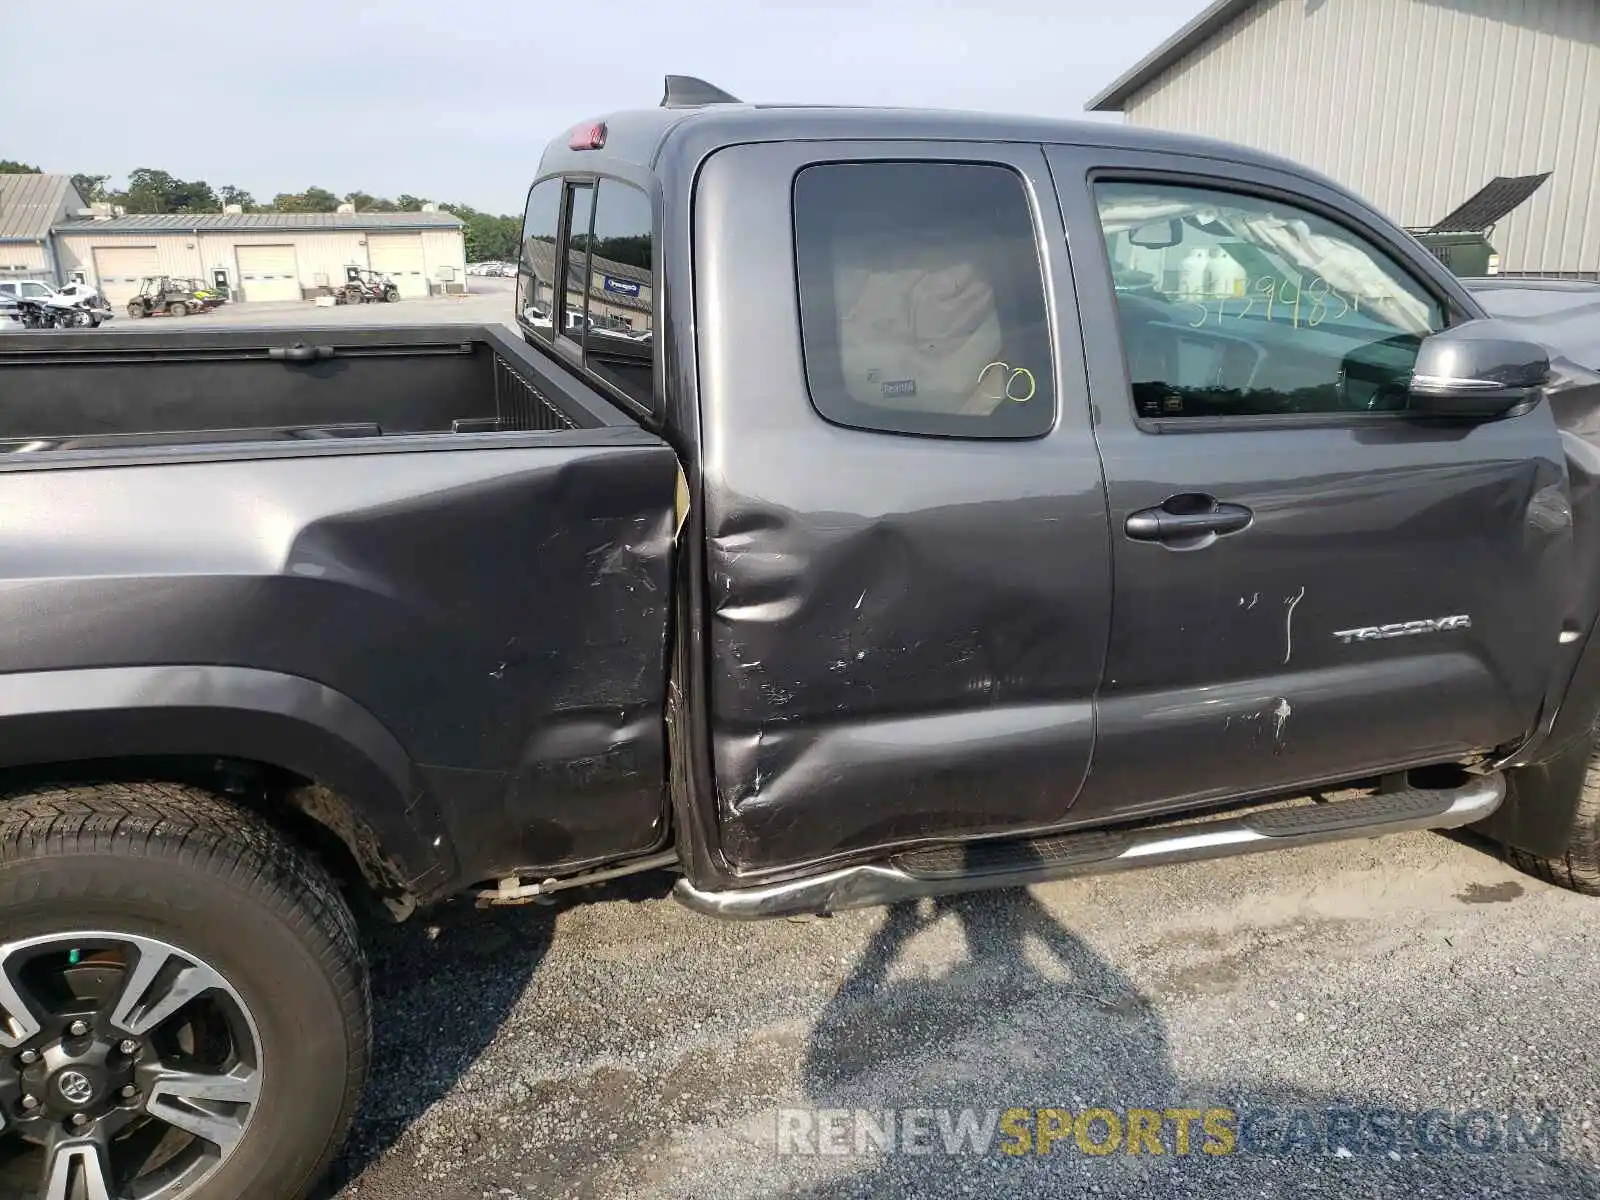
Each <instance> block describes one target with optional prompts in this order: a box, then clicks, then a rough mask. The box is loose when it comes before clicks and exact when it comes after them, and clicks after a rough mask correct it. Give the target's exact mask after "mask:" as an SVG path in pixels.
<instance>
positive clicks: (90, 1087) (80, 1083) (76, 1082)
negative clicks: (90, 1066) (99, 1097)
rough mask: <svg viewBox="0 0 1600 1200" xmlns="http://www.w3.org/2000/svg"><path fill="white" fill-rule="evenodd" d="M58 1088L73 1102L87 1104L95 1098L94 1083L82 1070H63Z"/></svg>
mask: <svg viewBox="0 0 1600 1200" xmlns="http://www.w3.org/2000/svg"><path fill="white" fill-rule="evenodd" d="M56 1090H57V1091H59V1092H60V1093H61V1095H62V1096H63V1097H65V1098H66V1100H68V1101H69V1102H70V1103H72V1104H87V1103H89V1101H91V1100H93V1099H94V1084H92V1083H90V1082H89V1077H88V1076H87V1075H85V1074H84V1073H83V1072H82V1071H63V1072H61V1075H60V1077H59V1078H58V1079H57V1080H56Z"/></svg>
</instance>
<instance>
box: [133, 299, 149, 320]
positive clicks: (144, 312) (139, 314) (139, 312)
mask: <svg viewBox="0 0 1600 1200" xmlns="http://www.w3.org/2000/svg"><path fill="white" fill-rule="evenodd" d="M128 315H129V316H130V317H132V318H133V319H134V320H135V321H137V320H140V319H141V318H144V317H148V316H149V315H150V310H149V309H148V308H146V307H145V306H144V305H143V304H142V303H141V302H140V301H138V300H130V301H128Z"/></svg>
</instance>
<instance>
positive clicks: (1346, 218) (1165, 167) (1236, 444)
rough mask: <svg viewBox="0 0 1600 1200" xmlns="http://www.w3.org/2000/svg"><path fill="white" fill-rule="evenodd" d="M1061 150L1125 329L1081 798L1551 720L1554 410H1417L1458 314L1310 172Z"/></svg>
mask: <svg viewBox="0 0 1600 1200" xmlns="http://www.w3.org/2000/svg"><path fill="white" fill-rule="evenodd" d="M1049 155H1050V162H1051V168H1052V171H1053V173H1054V176H1055V180H1056V184H1057V187H1058V189H1059V193H1060V197H1061V201H1062V205H1063V209H1064V211H1065V213H1066V219H1067V224H1068V227H1069V228H1071V229H1083V230H1085V231H1089V230H1093V231H1094V232H1095V233H1096V234H1097V235H1098V236H1096V237H1094V238H1093V239H1092V240H1091V239H1090V238H1087V237H1086V238H1083V239H1080V240H1078V241H1077V242H1075V246H1076V247H1081V248H1082V249H1081V250H1079V251H1078V252H1076V253H1075V254H1074V257H1073V263H1072V268H1073V272H1074V282H1075V284H1076V286H1077V290H1078V295H1079V298H1080V302H1081V305H1082V310H1083V313H1084V321H1085V323H1086V326H1087V325H1090V324H1091V323H1094V322H1102V321H1106V320H1107V319H1108V318H1111V317H1113V316H1114V319H1115V324H1116V328H1114V329H1113V328H1099V327H1096V328H1093V329H1088V330H1086V332H1088V333H1089V336H1087V337H1086V338H1085V340H1084V345H1085V349H1086V353H1087V357H1088V369H1089V376H1090V380H1091V386H1092V389H1093V395H1094V399H1095V404H1096V410H1097V413H1098V416H1099V424H1098V426H1097V430H1096V432H1097V437H1098V440H1099V445H1100V449H1101V452H1102V455H1103V458H1104V462H1105V470H1106V477H1107V486H1108V494H1109V498H1110V510H1111V511H1110V519H1111V524H1112V530H1113V537H1112V557H1113V573H1114V576H1115V579H1116V604H1115V609H1114V612H1113V616H1112V624H1111V641H1110V648H1109V651H1108V655H1107V662H1106V673H1105V680H1104V683H1103V687H1102V690H1101V694H1100V705H1099V711H1098V740H1097V745H1096V751H1095V762H1094V769H1093V772H1092V775H1091V777H1090V779H1089V781H1088V783H1087V785H1086V787H1085V791H1084V794H1083V796H1082V798H1081V799H1080V801H1079V806H1078V812H1077V813H1076V814H1075V815H1081V816H1083V817H1086V818H1087V817H1095V816H1100V817H1104V816H1105V815H1106V814H1107V813H1109V812H1110V811H1111V810H1113V809H1116V810H1117V811H1118V812H1119V813H1120V814H1129V811H1130V810H1129V800H1130V798H1132V797H1137V805H1136V806H1135V808H1136V811H1158V810H1167V809H1172V808H1177V807H1183V806H1185V805H1189V804H1193V803H1200V802H1205V801H1208V800H1214V799H1217V798H1220V797H1225V796H1226V797H1237V796H1240V795H1248V794H1251V793H1266V792H1270V791H1272V790H1274V789H1280V788H1283V787H1285V786H1291V785H1304V784H1309V783H1313V782H1315V781H1319V780H1320V781H1328V782H1331V781H1334V780H1338V779H1348V778H1351V777H1354V776H1357V775H1361V774H1363V773H1368V772H1372V771H1377V770H1382V769H1394V768H1395V767H1397V766H1399V765H1401V764H1409V765H1421V764H1424V763H1428V762H1439V761H1443V760H1448V759H1451V758H1454V757H1458V756H1461V755H1463V754H1467V753H1469V752H1470V751H1471V750H1472V749H1473V748H1474V747H1488V746H1497V745H1502V744H1506V743H1509V742H1514V741H1515V740H1516V739H1517V738H1518V737H1519V736H1520V735H1522V733H1523V732H1524V731H1526V730H1528V729H1529V728H1531V727H1532V726H1533V725H1535V724H1536V723H1537V720H1538V717H1539V711H1540V705H1541V702H1542V700H1543V698H1544V692H1545V688H1546V685H1547V681H1548V679H1549V678H1550V675H1551V672H1552V668H1553V666H1554V660H1555V655H1556V651H1557V643H1558V634H1559V632H1560V628H1561V620H1562V617H1563V615H1564V606H1565V605H1566V603H1567V587H1568V582H1569V581H1568V564H1569V563H1570V562H1571V553H1570V540H1571V529H1570V523H1569V522H1554V523H1548V524H1546V525H1545V526H1543V527H1537V526H1535V525H1533V524H1530V522H1529V520H1528V515H1527V514H1528V513H1529V511H1530V499H1531V498H1534V497H1536V496H1538V494H1539V493H1540V492H1541V490H1542V489H1543V490H1546V491H1548V492H1549V493H1550V494H1551V495H1552V496H1554V497H1556V498H1557V499H1559V497H1560V495H1561V491H1562V488H1563V486H1564V483H1565V478H1566V469H1565V465H1564V459H1563V455H1562V447H1561V442H1560V437H1559V435H1558V432H1557V429H1556V427H1555V423H1554V421H1553V419H1552V417H1551V413H1550V408H1549V406H1548V405H1538V406H1533V407H1531V410H1530V411H1526V412H1523V413H1522V414H1521V415H1511V416H1507V417H1505V418H1503V419H1498V420H1487V421H1481V422H1477V423H1467V422H1462V421H1448V422H1441V421H1430V420H1428V419H1426V418H1425V417H1420V416H1419V415H1418V414H1417V413H1416V412H1414V411H1408V409H1409V408H1410V407H1411V403H1410V397H1409V394H1408V388H1409V386H1410V385H1411V382H1412V371H1413V366H1414V365H1415V363H1416V359H1417V355H1418V352H1419V347H1420V346H1421V345H1422V342H1423V340H1424V339H1425V338H1428V337H1429V336H1430V335H1432V334H1435V333H1437V332H1438V331H1440V330H1443V329H1445V328H1446V327H1447V326H1451V325H1456V324H1459V323H1461V322H1462V321H1464V320H1465V319H1466V314H1462V313H1459V312H1452V310H1451V305H1450V303H1449V299H1448V297H1447V296H1446V295H1445V294H1443V293H1442V292H1440V291H1439V290H1438V289H1437V288H1436V287H1434V286H1432V285H1431V284H1430V283H1429V282H1428V280H1429V275H1428V274H1427V273H1426V272H1424V271H1421V270H1418V269H1417V268H1416V267H1415V266H1414V265H1408V263H1407V261H1406V258H1407V256H1408V255H1409V254H1411V253H1412V251H1411V250H1410V249H1409V248H1408V247H1407V243H1406V241H1405V239H1403V238H1402V237H1400V236H1399V235H1398V234H1397V233H1396V232H1394V231H1385V230H1383V229H1381V228H1363V227H1361V226H1358V225H1356V224H1354V223H1353V221H1352V218H1351V216H1350V209H1349V206H1348V205H1347V204H1346V205H1344V206H1342V207H1339V206H1337V205H1336V197H1334V196H1332V195H1329V196H1321V195H1319V190H1320V185H1318V184H1317V183H1315V182H1314V181H1310V180H1307V179H1306V178H1304V177H1303V176H1296V177H1294V178H1293V179H1292V180H1291V179H1289V178H1286V177H1278V176H1277V175H1276V173H1275V172H1274V171H1272V170H1270V169H1268V168H1264V167H1257V166H1254V165H1243V164H1234V163H1229V164H1228V165H1227V168H1226V177H1225V178H1224V176H1223V175H1222V173H1221V172H1220V170H1219V164H1217V163H1215V162H1213V161H1211V160H1208V159H1204V158H1200V157H1198V156H1197V157H1194V158H1188V157H1186V156H1177V155H1171V154H1165V155H1159V156H1157V155H1147V154H1142V153H1139V152H1136V151H1110V150H1095V149H1088V148H1077V147H1059V148H1054V149H1052V150H1050V151H1049ZM1336 213H1337V214H1338V215H1337V219H1336V218H1335V215H1334V214H1336ZM1152 222H1155V224H1154V225H1153V226H1152ZM1102 246H1103V247H1104V254H1102V253H1101V247H1102ZM1108 259H1109V262H1108ZM1108 267H1109V269H1108ZM1174 284H1176V286H1174ZM1091 314H1092V316H1091ZM1534 507H1535V508H1536V509H1537V508H1539V507H1540V506H1538V505H1535V506H1534ZM1544 507H1546V508H1548V507H1549V506H1544ZM1509 580H1516V581H1517V586H1516V587H1514V588H1512V587H1508V586H1507V582H1508V581H1509ZM1366 629H1378V630H1385V629H1388V630H1403V631H1404V632H1405V633H1406V634H1407V635H1408V636H1393V637H1391V636H1380V637H1367V636H1354V635H1353V634H1352V631H1354V634H1359V633H1360V632H1361V631H1362V630H1366ZM1340 631H1343V632H1342V633H1341V632H1340ZM1347 635H1348V636H1347Z"/></svg>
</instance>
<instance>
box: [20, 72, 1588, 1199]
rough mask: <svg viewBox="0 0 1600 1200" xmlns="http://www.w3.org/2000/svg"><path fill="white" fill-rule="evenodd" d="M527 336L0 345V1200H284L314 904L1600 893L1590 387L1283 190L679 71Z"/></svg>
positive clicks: (545, 194)
mask: <svg viewBox="0 0 1600 1200" xmlns="http://www.w3.org/2000/svg"><path fill="white" fill-rule="evenodd" d="M516 305H517V309H516V319H515V324H514V325H513V326H508V327H506V328H503V329H502V328H498V327H497V328H475V327H439V328H416V329H404V328H383V329H377V328H361V329H352V328H304V329H293V330H266V329H261V330H252V329H236V330H212V331H205V332H195V331H193V330H191V329H189V328H174V329H171V330H159V331H144V330H141V331H139V332H137V333H127V334H123V335H90V334H79V333H61V334H55V335H47V334H28V335H18V336H13V337H9V338H7V339H5V340H4V341H3V342H0V514H3V518H0V767H3V769H4V773H5V781H4V784H3V787H4V796H3V798H0V1195H3V1196H5V1197H8V1198H9V1197H12V1196H23V1195H31V1196H35V1197H38V1198H40V1200H69V1198H72V1197H104V1198H106V1200H239V1198H243V1197H250V1198H256V1197H292V1196H297V1195H300V1194H301V1193H303V1192H304V1191H305V1190H306V1189H307V1188H308V1187H310V1186H311V1185H312V1182H313V1181H314V1180H315V1178H316V1177H317V1176H318V1175H319V1173H320V1172H321V1170H322V1169H323V1167H324V1165H325V1164H326V1163H327V1162H328V1160H329V1158H330V1156H331V1155H332V1154H333V1153H334V1152H335V1151H336V1150H337V1148H338V1146H339V1143H340V1141H341V1138H342V1136H343V1131H344V1130H345V1128H346V1125H347V1123H348V1122H349V1120H350V1118H351V1115H352V1111H353V1109H354V1107H355V1106H356V1104H357V1102H358V1097H359V1095H360V1092H361V1087H362V1081H363V1075H364V1072H365V1067H366V1063H367V1060H368V1054H369V1045H368V1028H369V1013H368V990H367V982H366V971H365V966H364V962H363V957H362V949H361V945H360V941H359V937H358V933H357V928H358V927H357V924H356V923H355V921H354V920H353V918H352V915H351V912H352V908H353V907H355V906H358V905H367V906H369V907H370V908H371V909H372V910H373V911H374V912H376V913H380V914H387V915H388V916H390V917H392V918H394V919H397V920H403V919H405V918H406V917H408V916H409V915H410V914H411V913H412V912H413V911H415V910H416V909H417V908H418V907H419V906H425V905H428V904H432V903H435V902H438V901H440V900H442V899H444V898H446V897H450V896H452V895H459V894H462V893H467V894H470V895H473V896H475V897H476V899H477V900H478V901H479V902H480V903H483V904H516V903H523V902H527V901H530V900H535V899H542V898H545V897H547V896H549V895H550V894H552V893H554V892H557V891H559V890H561V889H565V888H571V887H578V886H581V885H586V884H591V883H595V882H597V881H602V880H606V879H611V878H615V877H617V876H619V875H624V874H628V873H631V872H639V871H647V870H656V871H659V870H662V869H668V870H671V871H673V872H676V873H677V874H678V876H679V878H678V880H677V882H676V885H675V886H676V894H677V896H678V897H679V898H680V899H681V900H682V901H683V902H684V903H685V904H687V905H689V906H690V907H691V908H693V909H696V910H698V911H700V912H704V913H709V914H713V915H717V916H724V917H735V918H745V917H763V916H774V915H779V914H795V913H812V912H831V911H836V910H840V909H845V908H849V907H852V906H857V905H866V904H878V903H889V902H894V901H899V900H905V899H911V898H915V897H921V896H928V895H935V894H941V893H950V892H957V891H962V890H969V889H978V888H989V887H1002V886H1016V885H1023V884H1029V883H1034V882H1038V881H1044V880H1051V879H1056V878H1060V877H1063V876H1068V875H1073V874H1078V873H1086V872H1098V871H1114V870H1119V869H1124V868H1128V867H1135V866H1149V865H1156V864H1161V863H1170V862H1175V861H1179V860H1189V859H1197V858H1206V857H1213V856H1220V855H1227V854H1236V853H1241V852H1247V851H1258V850H1268V849H1274V848H1279V847H1289V846H1301V845H1305V844H1307V843H1311V842H1319V841H1327V840H1331V839H1338V838H1357V837H1372V836H1377V835H1381V834H1386V833H1392V832H1399V831H1405V830H1417V829H1427V828H1448V827H1454V826H1463V825H1469V824H1470V825H1475V826H1476V827H1478V828H1479V829H1481V830H1482V831H1484V832H1485V833H1486V834H1488V835H1489V836H1491V837H1492V838H1493V839H1495V840H1497V841H1498V842H1499V843H1501V844H1503V845H1504V846H1505V847H1507V848H1508V853H1509V854H1510V855H1511V857H1512V859H1513V861H1515V862H1517V863H1518V864H1519V865H1522V866H1524V867H1526V868H1527V869H1529V870H1532V871H1534V872H1536V873H1538V874H1540V875H1542V876H1544V877H1546V878H1548V879H1552V880H1554V881H1556V882H1558V883H1561V884H1563V885H1567V886H1571V887H1575V888H1578V889H1580V890H1586V891H1596V890H1600V775H1597V774H1596V773H1595V771H1594V768H1593V767H1592V766H1591V758H1592V755H1593V753H1594V749H1595V738H1596V734H1595V725H1596V717H1597V714H1600V647H1597V646H1596V645H1595V644H1594V643H1595V636H1596V635H1595V625H1596V614H1597V611H1600V490H1597V488H1596V478H1597V473H1600V375H1596V374H1594V373H1593V372H1592V371H1591V370H1589V369H1587V368H1588V367H1595V366H1600V363H1596V362H1590V363H1588V364H1587V367H1586V366H1585V365H1581V364H1579V363H1577V362H1574V361H1571V360H1570V358H1567V357H1564V356H1562V355H1561V354H1559V353H1552V351H1551V350H1550V349H1549V348H1548V347H1547V346H1546V345H1544V344H1541V343H1540V342H1539V341H1538V340H1537V339H1534V338H1532V337H1531V336H1530V335H1529V333H1528V332H1527V330H1526V329H1525V328H1522V327H1519V326H1517V325H1514V324H1508V323H1505V322H1502V321H1500V320H1497V319H1492V318H1489V317H1488V316H1487V314H1486V312H1485V309H1484V308H1483V306H1482V304H1481V303H1480V301H1479V300H1478V299H1477V298H1476V297H1475V295H1474V294H1473V293H1472V292H1471V291H1468V290H1466V289H1465V288H1464V287H1463V286H1462V285H1461V283H1460V282H1459V281H1458V280H1456V279H1455V278H1453V277H1452V276H1451V275H1450V274H1448V273H1447V272H1446V271H1445V270H1444V269H1443V267H1442V266H1441V265H1440V264H1439V263H1438V261H1437V260H1435V259H1434V258H1433V257H1432V256H1431V255H1429V254H1428V253H1427V252H1426V251H1425V250H1424V249H1423V248H1422V247H1421V246H1419V245H1418V243H1417V242H1416V241H1414V240H1413V239H1412V238H1411V237H1410V236H1409V235H1407V234H1406V233H1405V232H1404V231H1403V230H1401V229H1400V228H1399V227H1397V226H1396V225H1395V224H1394V223H1393V222H1391V221H1389V220H1387V219H1386V218H1384V217H1383V216H1381V215H1380V214H1378V213H1376V212H1374V211H1373V210H1372V209H1371V208H1370V207H1368V206H1367V205H1366V204H1364V203H1363V202H1362V201H1360V200H1359V199H1357V198H1355V197H1354V196H1351V195H1350V194H1349V193H1347V192H1345V191H1343V190H1341V189H1340V188H1339V187H1337V186H1335V185H1334V184H1333V183H1331V182H1329V181H1328V180H1326V179H1323V178H1321V177H1318V176H1315V175H1312V174H1309V173H1307V172H1306V171H1304V170H1301V169H1299V168H1297V167H1295V166H1293V165H1292V164H1290V163H1287V162H1283V161H1280V160H1278V159H1274V158H1268V157H1264V156H1262V155H1258V154H1254V153H1251V152H1248V151H1244V150H1241V149H1239V148H1236V147H1232V146H1228V145H1223V144H1219V143H1215V142H1203V141H1193V140H1187V139H1181V138H1177V137H1168V136H1163V135H1160V134H1155V133H1149V132H1144V131H1140V130H1134V129H1128V128H1122V127H1118V126H1113V125H1098V124H1096V125H1080V124H1070V123H1062V122H1056V121H1042V120H1041V121H1029V120H1014V119H1001V118H997V117H987V116H967V115H957V114H935V113H923V112H893V111H882V112H878V111H848V110H839V109H829V108H784V107H758V106H751V105H745V104H741V103H738V102H735V101H733V100H732V98H731V97H728V96H726V95H724V94H722V93H719V92H717V91H716V89H714V88H711V87H709V86H707V85H704V84H701V83H699V82H698V81H694V80H688V79H683V78H674V79H672V80H670V81H669V85H668V89H667V95H666V98H665V100H664V102H663V104H662V106H661V107H659V108H657V109H653V110H646V111H641V112H630V113H624V114H620V115H615V116H609V117H606V118H604V119H603V120H598V121H594V122H592V123H584V124H582V125H580V126H579V127H578V128H576V129H575V130H573V131H572V132H571V133H570V134H568V135H565V136H563V137H561V138H560V139H559V140H558V141H557V142H556V143H555V144H554V145H552V146H551V147H550V148H549V150H548V151H547V152H546V153H545V155H544V157H543V160H542V162H541V163H540V165H539V168H538V173H537V177H536V179H535V181H534V183H533V186H532V189H531V190H530V192H529V194H528V203H527V227H526V231H525V237H524V242H523V250H522V263H521V274H520V276H519V280H518V292H517V298H516ZM508 316H509V314H508ZM519 332H520V336H518V333H519Z"/></svg>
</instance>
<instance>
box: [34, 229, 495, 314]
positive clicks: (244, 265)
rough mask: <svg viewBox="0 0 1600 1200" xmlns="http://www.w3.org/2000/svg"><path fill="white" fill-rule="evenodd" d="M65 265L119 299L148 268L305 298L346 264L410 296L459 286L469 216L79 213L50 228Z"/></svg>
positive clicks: (341, 276) (249, 292)
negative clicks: (382, 277)
mask: <svg viewBox="0 0 1600 1200" xmlns="http://www.w3.org/2000/svg"><path fill="white" fill-rule="evenodd" d="M51 237H52V242H53V245H54V250H55V260H56V265H57V269H58V270H59V271H60V272H61V274H62V275H63V276H64V277H70V276H72V275H74V274H76V273H80V272H81V273H82V275H83V277H84V279H85V280H86V281H88V282H90V283H92V284H94V285H95V286H97V287H98V288H99V290H100V292H101V294H102V295H103V296H105V297H106V299H107V300H109V301H110V302H111V303H112V304H114V305H121V304H122V303H123V302H125V301H126V300H127V299H128V298H129V297H130V296H132V295H134V294H135V293H136V292H137V291H138V290H139V281H140V280H141V279H142V278H144V277H145V276H147V275H177V276H185V277H191V278H196V279H202V280H204V281H206V282H207V283H208V284H213V285H215V284H219V283H221V284H226V285H227V287H228V288H230V289H231V290H232V293H233V298H234V299H235V300H243V301H252V300H300V299H304V298H306V297H309V296H315V295H318V294H320V291H321V289H323V288H328V287H339V286H340V285H342V284H343V283H344V282H345V278H346V275H345V269H346V268H347V267H352V266H354V267H363V268H367V269H370V270H373V271H381V272H383V273H385V274H387V275H389V276H391V277H392V278H393V279H394V281H395V284H396V286H398V287H399V289H400V294H401V295H402V296H427V295H431V294H435V293H439V292H445V291H455V290H459V289H460V288H461V286H462V284H463V282H464V279H465V276H466V266H467V264H466V250H465V245H464V239H463V236H462V232H461V222H460V221H459V220H458V219H457V218H456V217H454V216H452V215H451V214H449V213H443V212H416V213H203V214H181V213H180V214H166V215H160V216H123V217H114V216H90V217H83V216H75V217H73V218H71V219H69V220H66V221H61V222H58V223H57V224H56V225H55V226H54V228H53V230H52V232H51Z"/></svg>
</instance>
